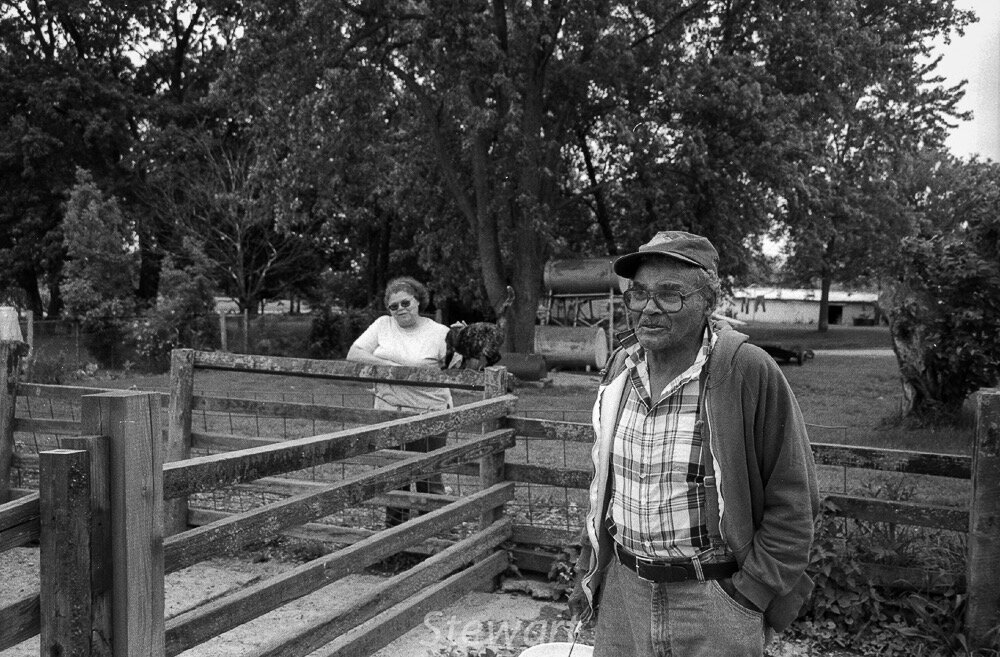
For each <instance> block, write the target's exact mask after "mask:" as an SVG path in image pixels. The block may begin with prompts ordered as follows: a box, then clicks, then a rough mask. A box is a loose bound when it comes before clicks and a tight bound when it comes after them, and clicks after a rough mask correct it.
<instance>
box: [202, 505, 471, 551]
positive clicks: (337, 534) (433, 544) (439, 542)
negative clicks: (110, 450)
mask: <svg viewBox="0 0 1000 657" xmlns="http://www.w3.org/2000/svg"><path fill="white" fill-rule="evenodd" d="M397 504H398V503H397ZM383 506H384V504H383ZM231 515H232V514H231V513H225V512H224V511H209V510H208V509H198V508H192V509H190V510H189V511H188V524H189V525H191V526H192V527H202V526H204V525H208V524H211V523H213V522H218V521H219V520H222V519H223V518H227V517H229V516H231ZM376 533H377V532H376V530H374V529H364V528H363V527H344V526H343V525H327V524H324V523H320V522H307V523H306V524H304V525H300V526H298V527H290V528H288V529H285V530H283V531H282V532H281V535H282V536H287V537H289V538H296V539H299V540H302V541H316V542H320V543H328V544H337V545H341V546H346V545H354V544H355V543H360V542H361V541H363V540H365V539H366V538H370V537H371V536H373V535H375V534H376ZM454 543H455V541H452V540H445V539H439V538H429V539H427V540H426V541H423V542H422V543H412V544H410V545H407V546H406V551H407V552H412V553H415V554H437V553H438V552H440V551H441V550H443V549H445V548H446V547H448V546H450V545H454Z"/></svg>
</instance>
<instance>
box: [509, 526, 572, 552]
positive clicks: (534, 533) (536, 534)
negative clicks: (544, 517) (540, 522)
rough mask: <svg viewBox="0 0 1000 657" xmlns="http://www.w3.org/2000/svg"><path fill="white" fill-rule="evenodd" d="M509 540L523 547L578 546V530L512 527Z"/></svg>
mask: <svg viewBox="0 0 1000 657" xmlns="http://www.w3.org/2000/svg"><path fill="white" fill-rule="evenodd" d="M511 540H512V541H514V542H515V543H519V544H523V545H545V546H549V547H562V546H564V545H565V546H569V545H579V544H580V529H579V528H576V529H565V528H559V527H538V526H536V525H514V533H513V534H512V536H511Z"/></svg>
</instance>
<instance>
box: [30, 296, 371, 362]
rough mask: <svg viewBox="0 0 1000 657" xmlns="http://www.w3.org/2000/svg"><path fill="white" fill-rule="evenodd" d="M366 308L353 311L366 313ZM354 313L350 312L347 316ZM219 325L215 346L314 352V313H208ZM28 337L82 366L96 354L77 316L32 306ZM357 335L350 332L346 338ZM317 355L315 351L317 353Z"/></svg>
mask: <svg viewBox="0 0 1000 657" xmlns="http://www.w3.org/2000/svg"><path fill="white" fill-rule="evenodd" d="M363 312H364V311H350V313H354V314H357V313H363ZM350 313H346V314H345V316H347V315H348V314H350ZM206 317H209V318H210V319H211V322H212V325H213V326H215V327H217V328H216V329H215V331H214V332H213V333H212V334H211V336H210V337H211V344H210V346H211V347H213V348H220V349H221V350H222V351H228V352H231V353H244V354H249V353H264V354H268V355H281V356H298V357H306V356H309V355H310V353H309V352H310V347H311V345H310V340H309V335H310V331H311V329H312V323H313V320H314V319H315V316H314V315H311V314H294V315H293V314H275V313H260V314H257V315H251V314H250V313H249V311H243V312H240V313H231V312H222V313H210V314H209V315H206ZM115 319H118V320H120V321H123V322H135V321H141V320H142V319H143V317H141V316H136V317H119V318H115ZM19 323H20V326H21V333H22V336H23V337H24V341H25V342H26V343H27V344H28V346H29V347H30V348H31V349H32V351H33V352H35V353H37V354H39V355H40V356H41V357H43V358H57V357H58V358H61V359H62V360H63V361H65V362H66V363H67V365H68V366H70V367H73V368H81V367H83V366H84V365H86V364H87V363H88V362H93V360H94V359H93V358H92V357H91V356H90V355H89V354H88V353H87V349H86V343H87V337H88V335H91V334H89V333H88V332H87V331H86V330H85V329H84V328H83V323H82V322H81V321H80V320H76V319H37V318H35V316H34V313H33V312H32V311H30V310H28V311H24V313H23V315H21V316H20V317H19ZM353 337H354V336H346V337H345V338H344V340H349V339H352V338H353ZM313 355H315V354H313Z"/></svg>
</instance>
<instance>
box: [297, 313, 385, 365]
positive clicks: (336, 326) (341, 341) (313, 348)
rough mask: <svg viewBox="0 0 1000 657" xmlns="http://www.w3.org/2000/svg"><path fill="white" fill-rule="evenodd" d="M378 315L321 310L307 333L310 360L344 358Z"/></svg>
mask: <svg viewBox="0 0 1000 657" xmlns="http://www.w3.org/2000/svg"><path fill="white" fill-rule="evenodd" d="M377 316H378V315H377V314H376V313H375V312H374V311H372V310H367V309H365V310H338V311H334V310H332V309H331V308H329V307H325V308H323V309H321V310H320V311H319V312H318V313H317V314H316V315H315V317H314V318H313V322H312V327H311V329H310V331H309V356H310V357H311V358H330V359H335V358H344V357H345V356H347V351H348V350H349V349H350V348H351V344H352V343H353V342H354V340H355V339H357V337H358V336H359V335H361V334H362V333H363V332H364V330H365V329H366V328H368V326H369V325H370V324H371V323H372V322H373V321H375V318H376V317H377Z"/></svg>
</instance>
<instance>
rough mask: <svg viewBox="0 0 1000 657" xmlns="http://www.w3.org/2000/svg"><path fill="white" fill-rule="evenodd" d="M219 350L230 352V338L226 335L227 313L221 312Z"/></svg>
mask: <svg viewBox="0 0 1000 657" xmlns="http://www.w3.org/2000/svg"><path fill="white" fill-rule="evenodd" d="M219 350H220V351H229V336H227V335H226V313H224V312H222V311H219Z"/></svg>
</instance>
